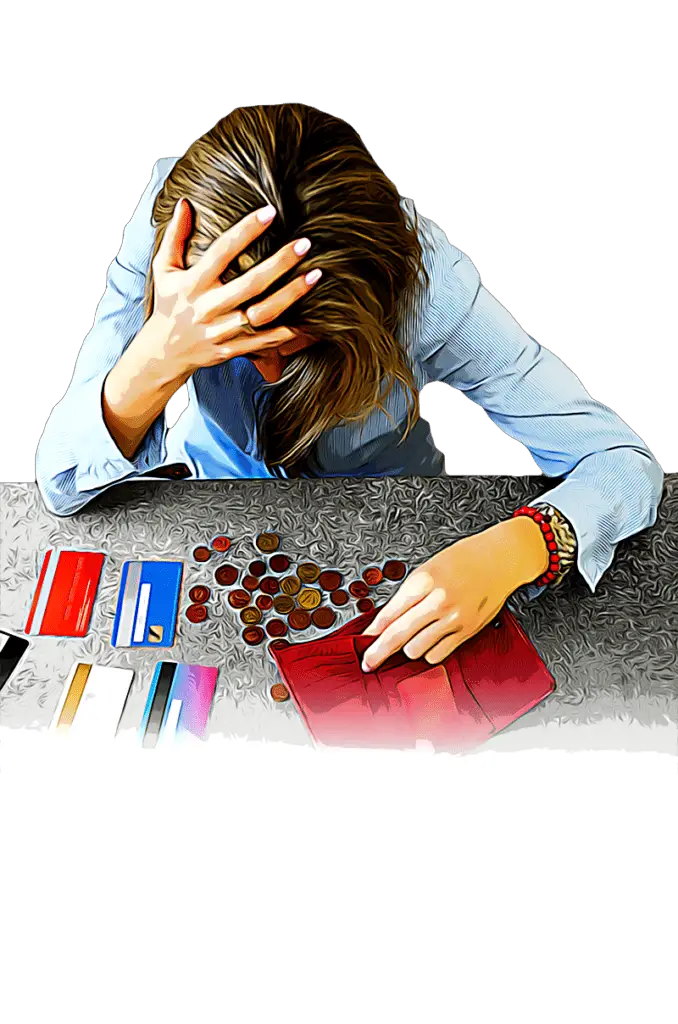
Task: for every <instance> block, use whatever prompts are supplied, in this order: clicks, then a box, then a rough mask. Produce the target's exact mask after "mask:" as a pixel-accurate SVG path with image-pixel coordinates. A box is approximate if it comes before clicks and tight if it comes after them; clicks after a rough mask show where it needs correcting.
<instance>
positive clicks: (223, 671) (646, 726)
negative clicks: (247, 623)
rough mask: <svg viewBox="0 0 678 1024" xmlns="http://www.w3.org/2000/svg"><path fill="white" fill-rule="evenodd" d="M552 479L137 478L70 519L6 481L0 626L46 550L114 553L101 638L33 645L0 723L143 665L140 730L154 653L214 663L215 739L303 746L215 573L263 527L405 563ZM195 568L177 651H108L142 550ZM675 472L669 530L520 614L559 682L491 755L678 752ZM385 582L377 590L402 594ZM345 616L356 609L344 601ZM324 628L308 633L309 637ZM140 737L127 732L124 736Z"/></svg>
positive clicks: (335, 549) (96, 621)
mask: <svg viewBox="0 0 678 1024" xmlns="http://www.w3.org/2000/svg"><path fill="white" fill-rule="evenodd" d="M551 486H553V481H552V480H546V479H545V478H544V477H540V476H532V477H494V476H492V477H489V476H484V477H469V476H459V477H453V476H448V477H439V478H435V479H427V478H412V477H408V478H393V477H390V478H388V477H387V478H370V479H362V480H361V479H344V478H340V479H330V480H328V479H325V480H313V481H310V480H295V481H280V480H243V481H241V480H238V481H230V480H225V481H210V482H199V483H197V482H181V483H176V482H165V481H143V482H139V481H137V482H134V483H129V484H124V485H121V486H119V487H115V488H112V489H111V490H110V491H108V492H107V493H106V494H104V495H103V496H102V497H101V498H99V499H98V500H97V501H95V502H93V503H92V504H91V505H89V506H88V507H86V508H85V509H84V510H83V511H82V512H80V513H78V514H77V515H75V516H72V517H69V518H62V519H60V518H58V517H56V516H53V515H51V514H50V513H48V512H47V511H46V510H45V509H44V507H43V505H42V502H41V499H40V496H39V494H38V492H37V488H36V487H35V485H33V484H0V629H6V630H10V631H12V632H16V633H20V632H22V630H23V627H24V625H25V620H26V614H27V609H28V606H29V603H30V599H31V595H32V592H33V589H34V586H35V581H36V579H37V573H38V569H39V565H40V561H41V557H42V553H43V552H44V550H45V548H47V547H50V546H58V547H64V546H72V547H76V548H85V549H96V550H101V551H104V552H105V553H106V555H107V560H106V563H105V566H104V572H103V576H102V581H101V585H100V589H99V596H98V599H97V602H96V605H95V609H94V614H93V617H92V623H91V626H90V631H89V634H88V635H87V637H85V638H83V639H80V640H71V639H62V638H52V637H36V638H33V642H32V644H31V648H30V650H29V652H28V653H27V655H26V656H25V658H24V661H23V663H22V665H21V667H20V668H19V669H18V670H17V672H16V673H15V675H14V676H13V677H12V679H11V680H10V681H9V682H8V683H7V685H6V686H5V688H4V689H3V691H2V693H1V694H0V727H4V728H10V729H15V728H24V729H44V728H45V727H47V726H48V725H49V723H50V721H51V719H52V716H53V713H54V711H55V708H56V705H57V702H58V699H59V695H60V693H61V691H62V687H63V682H64V679H65V678H66V675H67V673H68V670H69V669H70V667H71V666H72V664H73V662H74V661H95V662H99V663H102V664H105V665H119V666H121V667H125V668H133V669H134V670H135V677H134V683H133V687H132V692H131V695H130V699H129V701H128V704H127V706H126V709H125V713H124V716H123V720H122V723H121V725H122V729H123V730H125V731H127V730H132V729H133V728H134V727H135V726H136V725H137V724H138V722H139V720H140V717H141V714H142V711H143V706H144V703H145V700H146V696H147V694H148V688H149V685H150V679H151V672H152V667H153V665H154V664H155V663H156V662H157V661H158V660H160V659H167V660H172V661H186V662H195V663H200V664H205V665H216V666H218V667H219V682H218V685H217V692H216V695H215V700H214V704H213V709H212V715H211V718H210V726H209V735H220V736H224V737H247V738H249V739H257V740H261V739H265V740H269V741H284V742H288V743H296V744H308V743H310V739H309V737H308V735H307V733H306V729H305V727H304V726H303V723H302V722H301V720H300V718H299V716H298V714H297V712H296V710H295V709H294V707H293V706H292V704H291V703H290V702H288V703H286V704H274V703H273V702H272V701H271V699H270V696H269V689H270V686H271V684H272V683H273V682H274V681H275V680H276V678H277V673H276V669H275V666H274V664H273V662H272V661H271V659H270V656H269V655H268V654H267V652H266V651H265V649H264V648H248V647H246V646H245V645H244V644H243V643H242V640H241V639H240V631H241V629H242V624H241V623H240V620H239V618H238V616H237V613H236V612H234V610H233V609H232V608H231V607H230V606H229V605H228V604H227V601H226V594H227V590H226V589H225V588H220V587H219V586H218V585H216V583H215V582H214V570H215V569H216V567H217V566H218V565H219V564H221V563H222V562H224V561H229V562H234V563H235V564H237V565H238V566H239V567H244V566H245V565H246V564H247V563H248V562H249V561H250V560H251V559H252V558H254V557H256V554H257V552H256V549H255V547H254V537H255V536H256V534H257V533H259V532H261V531H264V530H269V531H273V532H275V533H278V534H280V536H281V538H282V543H281V547H280V550H281V551H283V552H284V553H286V554H287V555H288V556H290V558H291V559H292V560H293V562H296V561H303V560H306V559H312V560H315V561H317V562H318V563H322V564H323V566H327V567H333V568H337V569H339V570H340V571H342V572H343V573H344V574H345V575H346V576H347V577H349V578H350V577H354V576H357V575H359V573H360V572H361V571H362V569H363V568H365V567H366V566H368V565H370V564H374V563H377V564H379V563H383V561H384V559H385V558H401V559H403V560H404V561H405V562H406V563H407V564H408V565H409V566H411V567H415V566H416V565H418V564H420V563H421V562H423V561H424V560H425V559H426V558H428V557H430V556H431V555H433V554H434V553H435V552H436V551H438V550H440V549H441V548H442V547H444V546H446V545H448V544H450V543H452V542H453V541H455V540H457V539H459V538H460V537H462V536H466V535H468V534H470V533H476V532H478V531H479V530H481V529H484V528H486V527H487V526H490V525H491V524H492V523H494V522H496V521H497V520H498V519H500V518H506V517H507V516H508V515H509V514H510V513H511V511H512V510H513V509H514V508H516V507H517V506H518V505H519V504H522V503H524V502H525V501H528V500H530V499H532V498H534V497H536V496H537V495H539V494H542V493H543V492H544V491H546V490H547V489H549V488H550V487H551ZM217 533H225V534H227V535H228V536H230V537H231V538H233V545H232V548H231V550H230V551H229V552H228V554H226V555H219V556H217V555H214V556H213V557H212V558H211V559H210V561H209V562H208V563H204V564H197V563H195V562H194V561H193V559H192V557H191V553H192V551H193V548H194V547H195V546H196V545H197V544H199V543H204V542H207V543H209V541H210V540H211V538H212V537H213V536H214V535H215V534H217ZM161 557H164V558H169V559H172V558H175V559H181V560H183V561H184V563H185V572H184V585H183V592H182V601H181V606H180V608H181V609H182V610H181V611H180V616H179V625H178V630H177V636H176V640H175V644H174V646H173V647H172V648H163V649H162V650H157V649H156V650H147V649H144V650H140V649H137V650H121V649H115V648H112V647H111V645H110V638H111V631H112V626H113V617H114V611H115V604H116V597H117V590H118V585H119V581H120V570H121V567H122V564H123V562H124V561H126V560H128V559H137V558H152V559H157V558H161ZM677 566H678V474H672V475H669V476H667V479H666V482H665V486H664V495H663V499H662V503H661V506H660V510H659V516H658V520H657V523H656V524H655V525H654V526H653V527H652V528H651V529H649V530H644V531H643V532H642V533H640V534H637V535H636V536H635V537H632V538H629V539H628V540H625V541H623V542H622V543H621V544H620V545H619V548H618V550H617V556H616V558H615V561H614V563H613V565H612V566H611V568H610V569H608V571H607V572H606V573H605V575H604V576H603V578H602V580H601V581H600V583H599V585H598V588H597V590H596V593H595V594H591V592H590V590H589V589H588V587H587V585H586V583H585V582H584V580H583V579H582V578H581V577H580V576H579V574H578V573H576V572H572V573H571V574H570V576H569V577H568V579H567V580H566V581H565V582H564V584H563V585H562V587H560V588H559V590H558V591H554V592H547V593H545V594H544V595H542V596H541V597H539V598H537V599H536V600H534V601H530V600H528V598H527V595H526V594H525V593H524V591H519V592H517V593H516V594H515V595H513V597H512V598H511V600H510V602H509V606H510V607H511V609H512V610H513V611H514V613H515V614H516V615H517V616H518V618H519V619H520V621H521V623H522V625H523V627H524V628H525V630H526V632H527V633H528V635H529V636H530V638H531V640H532V642H533V643H534V645H535V647H536V648H537V650H538V651H539V653H540V654H541V656H542V658H543V659H544V661H545V662H546V664H547V665H548V667H549V669H550V671H551V673H552V674H553V676H554V678H555V680H556V684H557V690H556V692H555V693H554V694H553V695H552V696H551V697H549V698H548V699H547V700H546V701H544V702H543V703H542V704H541V705H540V706H539V707H538V708H536V709H534V710H533V711H531V712H530V713H529V714H528V715H526V716H524V717H523V718H522V719H520V720H519V721H518V722H516V723H515V724H514V725H512V726H511V727H510V728H509V729H507V730H505V731H504V732H502V733H501V734H499V735H497V736H496V737H494V738H493V739H492V740H491V741H489V742H488V743H487V744H485V745H484V747H483V748H482V749H483V750H515V749H529V748H535V747H556V748H560V749H592V748H602V749H627V750H644V751H647V750H650V751H663V752H670V753H676V752H677V751H678V569H677ZM195 583H207V584H208V585H209V586H210V587H211V589H212V599H211V601H210V602H209V606H208V607H209V611H210V617H209V620H208V621H207V622H205V623H203V624H201V625H191V624H190V623H189V622H188V621H187V620H186V618H185V616H184V614H183V609H185V607H186V605H187V603H188V598H187V593H188V589H189V588H190V587H191V586H192V585H194V584H195ZM393 590H394V585H393V584H387V583H384V584H382V585H381V586H380V588H378V589H377V591H376V597H377V600H379V599H380V598H384V599H385V598H386V597H387V596H388V595H389V594H391V593H393ZM338 611H339V619H338V622H337V625H339V624H341V623H342V622H343V621H346V619H347V618H349V617H351V616H352V615H353V614H356V612H355V610H354V608H353V607H351V606H349V607H347V608H346V609H339V610H338ZM313 635H315V634H314V631H313V630H308V631H307V632H305V633H303V634H301V635H300V639H310V638H311V637H312V636H313ZM128 735H129V733H128Z"/></svg>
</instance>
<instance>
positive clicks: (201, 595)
mask: <svg viewBox="0 0 678 1024" xmlns="http://www.w3.org/2000/svg"><path fill="white" fill-rule="evenodd" d="M188 596H189V598H190V599H191V601H192V602H193V604H204V603H205V601H209V599H210V588H209V587H203V586H202V585H200V586H197V587H191V589H190V590H189V592H188Z"/></svg>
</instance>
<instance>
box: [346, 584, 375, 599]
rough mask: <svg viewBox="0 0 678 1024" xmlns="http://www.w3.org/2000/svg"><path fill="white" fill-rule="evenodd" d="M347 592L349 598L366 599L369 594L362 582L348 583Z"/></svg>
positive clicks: (368, 589) (367, 588)
mask: <svg viewBox="0 0 678 1024" xmlns="http://www.w3.org/2000/svg"><path fill="white" fill-rule="evenodd" d="M348 592H349V594H350V595H351V597H356V598H360V597H367V595H368V594H369V592H370V588H369V587H368V586H367V584H366V583H365V581H364V580H354V581H353V583H349V585H348Z"/></svg>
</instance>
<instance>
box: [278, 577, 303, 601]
mask: <svg viewBox="0 0 678 1024" xmlns="http://www.w3.org/2000/svg"><path fill="white" fill-rule="evenodd" d="M280 587H281V589H282V592H283V594H289V595H290V597H294V595H295V594H298V593H299V591H300V590H301V580H300V579H299V577H298V576H285V577H284V578H283V579H281V581H280Z"/></svg>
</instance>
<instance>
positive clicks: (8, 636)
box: [0, 629, 28, 690]
mask: <svg viewBox="0 0 678 1024" xmlns="http://www.w3.org/2000/svg"><path fill="white" fill-rule="evenodd" d="M27 647H28V640H26V639H25V637H23V636H14V634H13V633H5V632H3V630H1V629H0V690H1V689H2V688H3V686H4V685H5V683H6V682H7V680H8V679H9V677H10V676H11V675H12V673H13V672H14V669H15V668H16V667H17V665H18V664H19V662H20V661H21V659H22V658H23V656H24V654H25V653H26V648H27Z"/></svg>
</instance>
